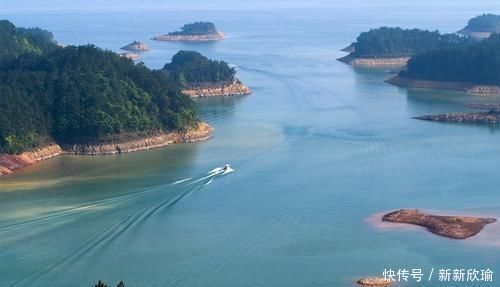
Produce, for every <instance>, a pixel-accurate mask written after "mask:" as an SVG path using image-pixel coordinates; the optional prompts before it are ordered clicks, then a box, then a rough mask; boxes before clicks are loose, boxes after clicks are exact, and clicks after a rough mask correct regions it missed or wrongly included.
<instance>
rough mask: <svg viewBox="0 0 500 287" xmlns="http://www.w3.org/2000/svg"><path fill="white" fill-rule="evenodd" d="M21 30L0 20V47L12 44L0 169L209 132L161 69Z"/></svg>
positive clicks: (4, 85) (3, 83) (3, 79)
mask: <svg viewBox="0 0 500 287" xmlns="http://www.w3.org/2000/svg"><path fill="white" fill-rule="evenodd" d="M24 31H25V30H22V29H18V28H16V27H15V26H14V25H12V24H11V23H10V22H7V21H2V22H0V35H2V36H3V38H2V39H4V40H5V41H2V42H0V50H2V51H7V53H3V54H2V60H3V61H0V90H2V96H1V97H0V107H6V108H4V109H2V113H0V173H3V174H5V173H10V172H12V171H13V170H15V169H18V168H21V167H23V166H25V165H28V164H33V163H35V162H37V161H40V160H44V159H47V158H50V157H53V156H57V155H60V154H65V153H66V154H67V153H69V154H82V155H98V154H112V153H123V152H131V151H138V150H145V149H150V148H155V147H160V146H165V145H168V144H173V143H183V142H194V141H198V140H204V139H207V138H208V137H209V136H210V134H211V133H212V130H213V129H212V128H211V127H209V126H208V125H207V124H205V123H203V122H201V121H200V120H199V119H198V116H197V112H196V106H195V103H194V102H193V101H192V100H191V99H190V98H189V97H188V96H186V95H184V94H182V93H180V92H179V91H180V89H181V88H182V87H181V86H179V85H178V82H177V81H176V80H174V79H173V78H171V77H169V76H168V75H167V73H165V72H164V71H161V70H150V69H148V68H147V67H145V66H144V65H140V64H138V65H136V64H134V62H133V61H131V60H129V59H126V58H124V57H121V56H119V55H118V54H116V53H113V52H111V51H106V50H102V49H100V48H97V47H95V46H92V45H87V46H67V47H64V48H63V47H59V46H57V45H55V44H54V41H53V40H52V38H51V37H49V36H48V35H51V34H50V33H48V32H46V31H40V33H41V34H40V35H39V34H37V33H38V31H39V30H31V32H30V33H24ZM41 36H45V37H41ZM32 37H33V38H32ZM41 39H44V41H42V40H41ZM10 47H15V49H10ZM208 70H210V68H208Z"/></svg>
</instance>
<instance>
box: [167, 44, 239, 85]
mask: <svg viewBox="0 0 500 287" xmlns="http://www.w3.org/2000/svg"><path fill="white" fill-rule="evenodd" d="M164 70H165V71H166V72H167V73H168V74H169V75H171V76H172V77H173V78H174V79H176V80H177V81H178V82H179V83H180V84H181V85H184V86H189V85H197V84H205V83H220V82H233V81H234V76H235V74H236V71H235V70H234V69H233V68H231V67H229V66H228V64H227V63H226V62H224V61H215V60H210V59H208V58H207V57H205V56H203V55H201V54H200V53H198V52H194V51H179V52H178V53H177V54H175V55H174V56H173V57H172V62H171V63H169V64H166V65H165V67H164Z"/></svg>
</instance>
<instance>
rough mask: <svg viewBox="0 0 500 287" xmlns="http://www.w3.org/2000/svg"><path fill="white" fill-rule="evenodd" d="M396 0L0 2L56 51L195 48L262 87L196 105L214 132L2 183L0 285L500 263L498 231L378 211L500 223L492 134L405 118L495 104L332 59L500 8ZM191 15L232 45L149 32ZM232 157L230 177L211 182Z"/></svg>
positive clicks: (310, 280) (313, 280)
mask: <svg viewBox="0 0 500 287" xmlns="http://www.w3.org/2000/svg"><path fill="white" fill-rule="evenodd" d="M150 2H151V1H148V3H150ZM406 2H407V1H359V0H358V1H353V2H340V1H338V2H337V1H312V2H304V3H303V4H301V3H300V2H286V1H280V2H276V3H275V4H270V3H267V2H264V1H256V2H255V3H254V4H248V3H247V4H244V5H243V4H242V5H241V7H239V4H238V3H236V2H231V1H222V0H221V1H210V4H208V2H203V4H200V5H195V3H194V1H189V2H186V3H184V4H172V5H169V4H168V3H166V4H165V3H164V4H162V5H161V6H159V7H154V6H148V7H149V8H147V9H128V8H127V7H124V8H116V9H113V8H105V9H104V8H103V9H89V8H74V9H68V10H52V9H49V8H47V9H44V10H43V11H35V10H32V11H30V10H26V11H23V10H22V9H21V10H16V9H11V7H8V6H6V8H9V9H4V10H1V9H0V16H1V18H7V19H9V20H11V21H13V22H14V23H15V24H16V25H18V26H40V27H42V28H45V29H48V30H51V31H52V32H54V35H55V37H56V38H57V39H58V40H59V42H61V43H63V44H85V43H94V44H95V45H97V46H100V47H103V48H107V49H111V50H115V51H118V48H119V47H121V46H123V45H125V44H127V43H129V42H131V41H133V40H142V41H145V42H146V43H147V44H149V45H150V46H151V48H152V51H150V52H147V53H144V54H143V55H142V56H143V58H142V60H143V61H144V62H145V63H146V65H147V66H149V67H151V68H161V67H162V66H163V65H164V64H165V63H167V62H169V60H170V58H171V57H172V55H173V54H175V53H176V52H177V51H178V50H180V49H191V50H197V51H200V52H201V53H203V54H205V55H207V56H209V57H211V58H215V59H223V60H225V61H227V62H228V63H230V64H234V65H237V67H238V68H237V71H238V77H239V78H240V79H241V80H242V81H243V82H245V83H246V84H247V85H248V86H250V87H251V88H252V89H253V90H254V93H253V94H252V95H249V96H245V97H233V98H216V99H215V98H214V99H203V100H199V101H198V104H199V111H200V116H201V118H202V119H204V120H205V121H207V122H208V123H209V124H211V125H212V126H214V127H215V129H216V132H215V134H214V136H213V138H212V139H211V140H210V141H207V142H202V143H197V144H186V145H177V146H170V147H166V148H162V149H157V150H153V151H147V152H138V153H132V154H123V155H116V156H102V157H74V156H62V157H58V158H55V159H51V160H48V161H45V162H42V163H40V164H38V165H36V166H31V167H27V168H25V169H23V170H21V171H19V172H16V173H15V174H14V175H12V176H6V177H4V178H2V179H1V180H0V191H1V192H0V286H90V285H91V284H92V283H93V282H96V281H97V280H99V279H101V280H105V281H106V282H110V283H115V282H118V281H119V280H124V282H125V283H126V285H127V286H273V287H277V286H287V287H289V286H351V285H353V284H354V283H353V282H354V281H355V280H356V279H358V278H359V277H363V276H367V275H375V276H380V275H381V274H382V272H383V270H384V269H386V268H387V269H388V268H392V269H400V268H406V269H412V268H422V269H424V273H426V274H428V272H429V271H430V269H431V268H436V270H437V269H439V268H451V269H454V268H465V269H471V268H477V269H486V268H490V269H492V270H493V271H494V272H495V271H496V272H500V261H499V260H500V252H499V251H500V239H499V238H500V236H499V235H500V227H498V226H497V225H496V224H493V225H489V226H488V227H486V229H485V230H484V233H482V234H480V235H479V236H477V237H474V238H472V239H469V240H465V241H454V240H449V239H445V238H441V237H438V236H435V235H433V234H430V233H428V232H426V231H424V230H422V229H419V228H407V227H405V226H398V227H399V228H396V229H394V228H388V226H381V225H380V224H379V222H378V220H376V219H373V214H377V213H383V212H386V211H390V210H394V209H398V208H422V209H424V210H429V211H433V212H438V213H444V214H473V215H488V216H497V217H500V193H499V192H498V186H499V184H500V177H499V176H498V175H499V168H498V164H499V162H500V144H499V142H500V129H497V128H491V127H484V126H483V127H482V126H474V125H460V124H440V123H432V122H424V121H418V120H414V119H412V117H413V116H418V115H423V114H430V113H440V112H448V111H462V110H464V107H463V105H464V104H465V103H476V102H493V101H498V100H500V98H498V97H477V96H472V95H466V94H462V93H458V92H443V91H433V90H420V91H416V90H407V89H402V88H397V87H394V86H391V85H388V84H385V83H384V82H383V80H384V79H386V78H388V77H390V76H391V75H390V74H388V73H387V71H384V70H383V69H381V70H363V69H353V68H352V67H350V66H347V65H344V64H342V63H340V62H337V61H336V60H335V59H336V58H338V57H341V56H343V55H344V53H342V52H340V51H339V50H340V49H341V48H343V47H345V46H347V45H348V44H349V43H350V42H352V41H353V39H355V37H356V36H357V35H358V34H359V33H360V32H362V31H365V30H367V29H369V28H371V27H378V26H382V25H389V26H394V25H399V26H402V27H421V28H428V29H439V30H440V31H444V32H452V31H456V30H459V29H461V28H462V27H463V26H464V25H465V23H466V21H467V20H468V19H469V18H471V17H473V16H475V15H477V14H480V13H483V12H497V13H498V12H500V5H499V4H498V1H474V2H471V1H424V2H422V1H415V2H414V3H406ZM423 3H426V4H423ZM136 5H139V4H137V3H136ZM0 8H2V4H0ZM27 9H28V8H27ZM195 20H210V21H213V22H215V23H216V24H217V26H218V27H219V28H220V29H221V30H223V31H225V32H226V33H227V36H228V37H227V39H226V40H224V41H220V42H217V43H204V44H181V43H168V42H154V41H151V40H148V39H150V38H151V37H152V36H155V35H158V34H161V33H165V32H168V31H171V30H174V29H176V28H177V27H179V26H181V25H182V24H184V23H187V22H190V21H195ZM226 162H230V163H231V164H232V165H233V167H234V169H235V172H234V173H232V174H229V175H225V176H217V177H213V176H207V172H208V171H210V170H211V169H213V168H215V167H218V166H221V165H223V164H225V163H226ZM494 280H496V278H495V277H494ZM496 281H498V280H496ZM427 283H428V282H427ZM407 285H408V286H424V285H425V286H442V284H439V282H438V281H437V278H436V279H434V280H433V281H431V282H430V283H428V284H424V285H422V284H418V283H409V284H407ZM494 285H498V284H497V283H495V282H493V284H491V286H494ZM405 286H406V285H405ZM457 286H458V285H457ZM481 286H488V284H483V285H481Z"/></svg>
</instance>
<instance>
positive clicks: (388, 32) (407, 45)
mask: <svg viewBox="0 0 500 287" xmlns="http://www.w3.org/2000/svg"><path fill="white" fill-rule="evenodd" d="M467 42H469V40H467V39H466V38H465V37H462V36H460V35H458V34H441V33H439V32H438V31H427V30H420V29H402V28H399V27H381V28H377V29H372V30H370V31H368V32H363V33H361V34H360V35H359V36H358V38H357V39H356V42H354V43H352V44H351V45H350V46H349V47H348V49H347V48H346V49H344V50H346V51H351V52H350V54H349V55H348V56H346V57H343V58H340V59H339V61H341V62H344V63H347V64H351V65H354V66H390V65H395V66H404V65H405V64H406V63H407V61H408V60H409V58H410V57H411V56H413V55H416V54H419V53H423V52H426V51H430V50H436V49H442V48H446V47H451V46H455V45H460V44H465V43H467Z"/></svg>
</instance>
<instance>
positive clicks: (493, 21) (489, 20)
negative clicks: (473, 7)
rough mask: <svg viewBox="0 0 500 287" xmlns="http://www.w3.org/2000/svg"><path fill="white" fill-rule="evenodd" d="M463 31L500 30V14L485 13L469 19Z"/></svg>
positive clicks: (495, 31)
mask: <svg viewBox="0 0 500 287" xmlns="http://www.w3.org/2000/svg"><path fill="white" fill-rule="evenodd" d="M461 32H490V33H498V32H500V15H495V14H483V15H480V16H477V17H474V18H472V19H470V20H469V22H468V24H467V26H466V27H465V28H464V29H462V30H461Z"/></svg>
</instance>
